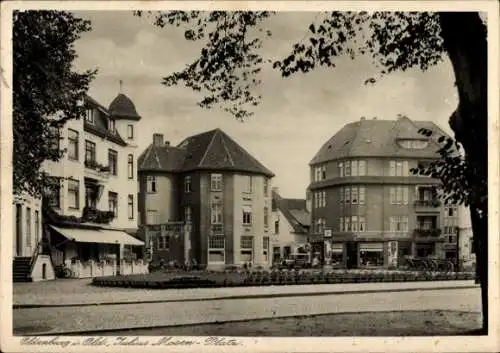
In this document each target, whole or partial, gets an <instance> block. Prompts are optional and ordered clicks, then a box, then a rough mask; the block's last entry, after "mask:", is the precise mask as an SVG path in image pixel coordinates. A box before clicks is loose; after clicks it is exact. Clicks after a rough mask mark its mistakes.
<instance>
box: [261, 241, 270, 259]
mask: <svg viewBox="0 0 500 353" xmlns="http://www.w3.org/2000/svg"><path fill="white" fill-rule="evenodd" d="M262 255H264V261H266V262H268V261H269V237H263V238H262Z"/></svg>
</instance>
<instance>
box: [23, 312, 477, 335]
mask: <svg viewBox="0 0 500 353" xmlns="http://www.w3.org/2000/svg"><path fill="white" fill-rule="evenodd" d="M405 311H413V312H414V311H415V310H387V311H359V312H350V311H345V312H335V313H321V314H305V315H293V314H292V315H288V316H270V317H260V318H256V319H235V320H227V321H217V320H216V321H209V322H200V323H187V324H174V325H156V326H155V325H149V326H138V327H127V328H118V329H98V330H87V331H83V330H82V331H78V330H76V331H60V332H40V333H33V334H24V335H19V336H23V337H29V336H90V335H99V334H103V333H112V332H121V333H122V334H121V336H123V335H124V334H123V333H124V332H127V331H137V330H156V329H163V328H176V327H189V326H197V325H214V324H215V325H217V324H228V323H238V322H249V321H263V320H272V319H291V318H307V317H316V316H327V315H349V314H356V315H363V314H371V313H400V312H405ZM423 311H427V310H423ZM437 311H443V312H450V311H457V312H464V313H469V312H467V311H462V310H437ZM127 334H128V332H127ZM475 335H476V336H477V335H482V334H475Z"/></svg>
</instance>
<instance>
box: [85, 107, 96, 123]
mask: <svg viewBox="0 0 500 353" xmlns="http://www.w3.org/2000/svg"><path fill="white" fill-rule="evenodd" d="M85 121H86V122H87V123H90V124H92V125H94V124H95V121H94V109H87V110H86V111H85Z"/></svg>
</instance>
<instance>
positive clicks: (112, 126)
mask: <svg viewBox="0 0 500 353" xmlns="http://www.w3.org/2000/svg"><path fill="white" fill-rule="evenodd" d="M108 129H109V131H111V132H113V133H114V132H115V130H116V125H115V119H111V118H109V119H108Z"/></svg>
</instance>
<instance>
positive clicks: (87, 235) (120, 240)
mask: <svg viewBox="0 0 500 353" xmlns="http://www.w3.org/2000/svg"><path fill="white" fill-rule="evenodd" d="M51 227H52V228H53V229H54V230H55V231H57V232H58V233H60V234H61V235H63V236H65V237H66V238H68V239H69V240H72V241H75V242H77V243H99V244H123V245H144V243H143V242H142V241H140V240H138V239H136V238H134V237H132V236H130V235H128V234H127V233H125V232H123V231H120V230H107V229H81V228H61V227H55V226H51Z"/></svg>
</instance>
